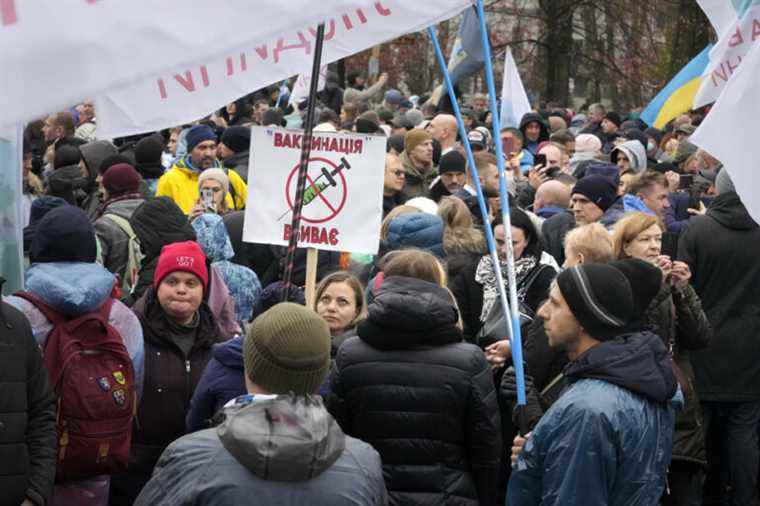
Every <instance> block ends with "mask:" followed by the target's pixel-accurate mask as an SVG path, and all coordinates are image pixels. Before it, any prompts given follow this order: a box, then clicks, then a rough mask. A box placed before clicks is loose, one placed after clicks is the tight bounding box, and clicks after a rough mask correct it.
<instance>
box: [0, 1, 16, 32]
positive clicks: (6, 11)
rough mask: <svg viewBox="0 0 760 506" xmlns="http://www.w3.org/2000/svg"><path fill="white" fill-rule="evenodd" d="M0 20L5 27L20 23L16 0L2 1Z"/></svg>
mask: <svg viewBox="0 0 760 506" xmlns="http://www.w3.org/2000/svg"><path fill="white" fill-rule="evenodd" d="M0 19H2V23H3V26H8V25H15V24H16V23H17V22H18V14H16V0H0Z"/></svg>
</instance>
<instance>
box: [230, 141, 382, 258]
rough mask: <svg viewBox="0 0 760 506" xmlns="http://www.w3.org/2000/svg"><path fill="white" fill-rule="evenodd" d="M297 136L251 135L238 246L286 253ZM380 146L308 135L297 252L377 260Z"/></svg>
mask: <svg viewBox="0 0 760 506" xmlns="http://www.w3.org/2000/svg"><path fill="white" fill-rule="evenodd" d="M302 140H303V132H302V131H300V130H285V129H281V128H267V127H253V129H252V131H251V158H250V168H249V170H248V203H247V205H246V209H245V222H244V223H245V224H244V227H243V240H244V241H245V242H256V243H264V244H278V245H283V246H284V245H287V244H288V241H289V239H290V234H291V220H292V219H293V207H294V200H295V195H296V188H297V184H298V168H299V166H300V162H301V142H302ZM385 143H386V138H385V137H384V136H378V135H360V134H349V133H327V132H315V133H314V138H313V142H312V149H311V156H310V158H309V171H308V174H307V178H306V187H305V188H306V191H305V192H304V197H303V211H302V214H301V233H300V236H299V241H298V245H299V246H300V247H302V248H317V249H323V250H331V251H350V252H355V253H370V254H375V253H377V248H378V245H379V235H378V230H380V221H381V219H382V215H383V177H384V167H385Z"/></svg>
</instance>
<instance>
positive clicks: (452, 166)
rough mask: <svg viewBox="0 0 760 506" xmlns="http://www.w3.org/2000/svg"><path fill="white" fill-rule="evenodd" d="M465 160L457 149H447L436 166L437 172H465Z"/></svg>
mask: <svg viewBox="0 0 760 506" xmlns="http://www.w3.org/2000/svg"><path fill="white" fill-rule="evenodd" d="M466 167H467V162H466V161H465V159H464V157H463V156H462V155H461V154H460V153H459V151H455V150H452V151H449V152H448V153H446V154H445V155H443V156H442V157H441V161H440V164H439V166H438V173H439V174H445V173H446V172H466Z"/></svg>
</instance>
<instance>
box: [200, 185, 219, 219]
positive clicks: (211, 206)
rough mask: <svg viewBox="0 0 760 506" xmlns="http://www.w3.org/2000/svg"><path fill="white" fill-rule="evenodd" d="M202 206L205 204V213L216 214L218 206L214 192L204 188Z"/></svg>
mask: <svg viewBox="0 0 760 506" xmlns="http://www.w3.org/2000/svg"><path fill="white" fill-rule="evenodd" d="M201 204H203V212H204V213H216V212H217V209H216V204H215V203H214V190H212V189H211V188H203V189H202V190H201Z"/></svg>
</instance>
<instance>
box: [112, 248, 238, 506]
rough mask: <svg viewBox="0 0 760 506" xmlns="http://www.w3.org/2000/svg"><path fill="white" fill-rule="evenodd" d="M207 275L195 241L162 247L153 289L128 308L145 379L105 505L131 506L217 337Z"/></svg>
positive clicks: (175, 429) (181, 426) (180, 426)
mask: <svg viewBox="0 0 760 506" xmlns="http://www.w3.org/2000/svg"><path fill="white" fill-rule="evenodd" d="M208 282H209V273H208V269H207V267H206V257H205V255H204V254H203V251H202V250H201V247H200V246H199V245H198V243H196V242H193V241H185V242H179V243H173V244H169V245H167V246H164V248H163V250H162V251H161V256H160V257H159V259H158V265H157V266H156V271H155V275H154V278H153V286H152V287H151V288H150V289H149V290H148V292H147V293H146V294H145V296H144V297H142V298H141V299H140V300H139V301H137V303H136V304H135V306H134V307H133V308H132V309H133V311H134V312H135V314H137V317H138V318H139V319H140V323H141V324H142V327H143V335H144V339H145V379H144V387H143V393H142V397H141V401H140V406H139V408H138V412H137V420H136V424H135V429H134V434H133V440H132V452H131V458H130V465H129V470H128V471H127V472H126V473H124V474H121V475H116V476H114V477H113V479H112V482H111V504H112V505H119V504H132V502H133V501H134V499H135V498H136V497H137V495H138V494H139V493H140V490H141V489H142V487H143V486H144V485H145V483H147V481H148V480H149V479H150V476H151V473H152V471H153V467H154V466H155V464H156V461H157V460H158V457H159V456H160V455H161V453H162V452H163V451H164V449H165V448H166V447H167V446H168V445H169V443H171V442H172V441H174V440H175V439H177V438H178V437H180V436H182V435H184V433H185V415H186V414H187V410H188V407H189V404H190V399H191V398H192V396H193V392H194V390H195V387H196V385H197V384H198V381H199V380H200V377H201V375H202V373H203V370H204V368H205V367H206V363H207V362H208V361H209V359H210V358H211V346H212V345H213V344H214V343H216V342H220V341H222V340H223V339H222V338H221V337H220V336H219V333H218V330H217V326H216V323H215V322H214V317H213V315H212V313H211V310H210V309H209V307H208V305H207V304H206V302H205V300H206V292H207V289H208Z"/></svg>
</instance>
